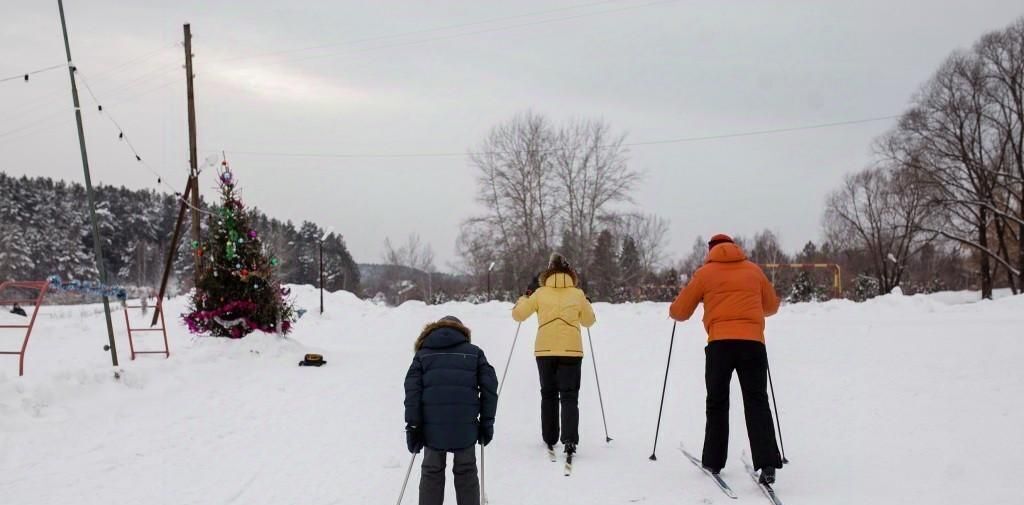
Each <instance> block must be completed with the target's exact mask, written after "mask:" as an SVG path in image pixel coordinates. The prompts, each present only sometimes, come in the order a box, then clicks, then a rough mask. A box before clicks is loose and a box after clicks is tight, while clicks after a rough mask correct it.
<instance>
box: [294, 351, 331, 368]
mask: <svg viewBox="0 0 1024 505" xmlns="http://www.w3.org/2000/svg"><path fill="white" fill-rule="evenodd" d="M326 364H327V361H326V360H324V357H323V355H320V354H307V355H306V356H305V358H304V359H303V360H302V361H300V362H299V366H323V365H326Z"/></svg>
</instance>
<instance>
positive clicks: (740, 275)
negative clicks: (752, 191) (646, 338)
mask: <svg viewBox="0 0 1024 505" xmlns="http://www.w3.org/2000/svg"><path fill="white" fill-rule="evenodd" d="M701 302H703V303H704V328H705V330H707V333H708V345H707V347H705V348H704V355H705V372H704V380H705V385H706V387H707V407H706V408H707V424H706V426H705V430H704V452H703V454H702V456H701V463H702V464H703V465H704V467H705V468H706V469H708V471H710V472H711V473H715V474H717V473H719V472H720V471H721V470H722V468H723V467H725V460H726V456H727V452H728V449H729V383H730V382H731V381H732V372H733V370H735V371H736V375H738V376H739V378H740V388H741V389H742V391H743V413H744V416H745V417H746V421H747V437H748V438H749V440H750V451H751V454H752V457H753V459H754V461H753V464H754V468H755V469H757V470H760V471H761V473H760V478H761V480H762V482H765V483H767V484H771V483H774V482H775V469H777V468H782V458H781V456H780V454H779V449H778V445H777V443H776V441H775V424H774V422H773V420H772V412H771V409H770V408H769V406H768V378H767V371H768V354H767V352H766V350H765V345H764V320H765V318H766V317H768V316H771V315H774V314H775V313H776V312H778V310H779V297H778V296H776V294H775V288H774V287H772V284H771V282H769V281H768V278H767V277H765V275H764V272H762V271H761V268H760V267H758V266H757V265H756V264H754V263H752V262H751V261H749V260H747V256H746V255H745V254H743V250H742V249H740V248H739V246H737V245H736V243H735V242H733V240H732V238H731V237H729V236H728V235H722V234H719V235H715V236H714V237H711V241H710V242H708V256H707V260H706V262H705V264H704V266H702V267H701V268H699V269H697V271H696V272H695V273H694V274H693V278H691V279H690V282H689V283H688V284H687V285H686V287H684V288H683V289H682V291H680V293H679V296H677V297H676V299H675V301H674V302H672V306H671V307H670V308H669V315H670V316H671V317H672V319H674V320H676V321H686V320H687V319H689V318H690V316H692V315H693V313H694V311H695V310H696V309H697V305H698V304H700V303H701Z"/></svg>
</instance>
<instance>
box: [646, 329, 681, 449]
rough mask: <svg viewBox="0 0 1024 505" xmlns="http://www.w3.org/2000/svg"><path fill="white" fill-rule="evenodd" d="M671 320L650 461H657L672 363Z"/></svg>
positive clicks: (674, 330) (674, 337)
mask: <svg viewBox="0 0 1024 505" xmlns="http://www.w3.org/2000/svg"><path fill="white" fill-rule="evenodd" d="M677 324H679V323H677V322H674V321H673V322H672V339H671V340H669V341H668V362H667V363H665V382H664V383H663V384H662V385H661V406H660V407H658V427H657V428H655V429H654V449H653V450H651V457H650V458H648V459H650V460H651V461H658V456H657V454H656V453H657V452H658V433H659V432H661V412H662V410H663V409H664V408H665V389H667V388H668V367H669V365H671V364H672V345H673V344H675V342H676V325H677Z"/></svg>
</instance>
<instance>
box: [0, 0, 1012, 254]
mask: <svg viewBox="0 0 1024 505" xmlns="http://www.w3.org/2000/svg"><path fill="white" fill-rule="evenodd" d="M65 3H66V6H65V8H66V14H67V17H68V25H69V31H70V37H71V44H72V54H73V56H74V58H75V62H76V64H77V65H78V66H79V68H80V69H81V73H82V74H83V75H84V77H85V79H86V81H87V82H88V83H89V84H90V85H91V88H92V90H93V91H94V92H95V94H96V96H97V97H99V100H100V102H101V103H103V104H104V106H105V111H106V112H108V113H109V114H110V115H111V116H112V117H113V118H114V119H116V121H117V122H119V123H120V124H121V126H122V127H123V129H124V131H125V133H126V134H127V135H128V136H129V138H130V140H131V141H132V143H133V144H134V145H135V146H136V148H137V150H138V151H139V153H140V154H141V155H142V156H143V157H144V158H145V159H146V161H147V162H148V163H149V164H150V165H151V166H152V167H153V168H154V169H155V170H157V171H158V172H160V173H162V174H164V175H165V179H166V182H168V183H170V184H171V185H173V186H175V187H177V188H179V189H180V188H181V187H182V186H183V185H184V184H183V183H184V179H185V178H186V176H187V164H188V142H187V132H186V109H185V88H184V70H183V69H182V68H181V66H182V64H183V49H182V48H181V46H180V45H179V43H180V42H181V40H182V24H183V23H184V22H190V23H192V30H193V34H194V38H193V49H194V53H195V55H196V59H195V62H196V63H195V64H196V74H197V80H196V97H197V104H198V105H197V109H198V112H197V116H198V131H199V148H200V151H201V154H200V159H203V158H206V157H207V156H209V155H211V154H212V153H216V152H220V151H221V150H225V151H227V152H228V157H229V161H230V162H231V164H232V167H233V169H234V170H235V173H236V175H237V177H238V178H239V180H240V185H241V188H242V190H243V198H244V201H245V202H246V203H247V204H249V205H254V206H257V207H259V208H261V209H262V210H264V211H266V212H267V213H269V214H270V215H272V216H275V217H278V218H282V219H292V220H294V221H296V222H299V221H302V220H313V221H316V222H318V223H320V224H321V225H323V226H333V227H334V228H335V230H337V231H339V232H341V233H342V234H343V235H344V236H345V238H346V240H347V242H348V244H349V247H350V248H351V250H352V252H353V254H354V255H355V257H356V260H357V261H360V262H374V261H378V260H379V259H380V255H381V248H382V244H383V242H384V239H385V237H388V236H390V237H391V238H392V239H393V240H402V239H403V238H404V237H405V236H406V235H408V234H409V233H411V232H418V233H420V235H421V236H422V237H423V238H424V240H426V241H428V242H429V243H431V244H432V245H433V247H434V249H435V250H436V252H437V255H438V260H439V261H438V263H439V265H438V266H439V267H441V268H445V265H446V264H447V263H450V262H452V261H454V260H455V238H456V236H457V233H458V227H459V223H460V222H461V221H462V220H463V219H465V218H467V217H469V216H471V215H473V214H474V213H478V212H479V208H478V207H477V204H476V202H475V187H476V186H475V176H476V173H475V171H474V169H473V168H472V167H471V166H470V165H469V163H468V161H467V159H466V158H465V157H462V156H432V157H417V156H408V157H340V156H339V157H311V156H307V157H297V156H269V155H267V154H265V153H285V154H288V153H295V154H325V155H403V154H424V153H463V152H466V151H467V150H470V149H472V148H473V147H475V146H476V145H478V144H479V143H480V142H481V140H482V139H483V137H484V136H485V135H486V133H487V131H488V130H489V129H490V128H491V127H492V126H494V125H496V124H498V123H500V122H502V121H506V120H508V119H509V118H511V117H512V116H513V115H515V114H516V113H517V112H522V111H526V110H533V111H534V112H537V113H541V114H544V115H546V116H548V117H550V118H551V119H553V120H556V121H561V120H565V119H569V118H574V117H599V118H603V119H605V120H606V121H608V122H609V123H610V124H611V125H612V126H613V128H615V129H616V130H619V131H622V132H624V133H626V134H627V135H628V137H627V142H644V141H652V140H663V139H674V138H686V137H699V136H709V135H718V134H729V133H737V132H746V131H756V130H766V129H775V128H788V127H798V126H805V125H814V124H822V123H832V122H838V121H847V120H857V119H864V118H872V117H879V116H888V115H893V114H899V113H900V112H902V111H903V110H904V108H905V106H906V104H907V102H908V100H909V99H910V98H911V96H912V95H913V94H914V93H915V91H916V90H917V89H918V88H919V87H920V86H921V84H922V83H924V81H925V80H926V79H928V77H929V76H930V75H931V73H932V72H933V71H934V70H935V69H936V68H937V67H938V65H939V64H940V63H941V62H942V61H943V59H944V58H946V57H947V56H948V55H949V54H950V52H952V51H953V50H955V49H957V48H966V47H969V46H970V45H971V44H973V43H974V41H975V40H977V39H978V38H979V37H980V36H981V35H982V34H983V33H985V32H987V31H990V30H995V29H1000V28H1003V27H1004V26H1006V25H1007V24H1009V23H1010V22H1011V21H1012V20H1013V19H1014V18H1015V17H1017V16H1020V15H1024V5H1022V4H1021V2H1020V1H1019V0H980V1H979V0H976V1H971V2H966V1H956V2H951V1H933V0H930V1H856V2H824V1H820V2H809V1H808V2H804V1H801V2H797V1H789V2H765V1H714V2H712V1H710V0H708V1H702V2H697V1H662V2H656V1H605V2H593V1H591V2H587V1H586V0H559V1H530V2H527V1H516V2H500V3H499V2H480V1H474V2H470V1H420V2H411V1H408V2H406V1H403V2H398V1H390V0H387V1H385V0H382V1H375V2H353V1H347V2H341V1H317V2H313V1H301V0H293V1H290V2H271V1H264V0H252V1H248V2H237V1H211V0H202V1H199V0H173V1H171V0H167V1H163V0H161V1H157V0H147V1H146V2H137V1H121V2H114V1H107V0H89V1H75V0H67V1H66V2H65ZM0 12H3V16H2V17H0V47H2V48H3V50H2V57H0V79H2V78H4V77H8V76H10V75H16V74H19V73H22V72H26V71H30V70H34V69H38V68H43V67H47V66H50V65H55V64H60V63H62V62H63V61H64V48H63V42H62V39H61V34H60V23H59V18H58V14H57V7H56V1H53V2H50V1H35V0H33V1H27V0H0ZM312 47H316V49H309V48H312ZM80 86H81V84H80ZM82 99H83V102H84V104H85V106H86V107H84V108H85V109H86V114H85V127H86V133H87V142H88V148H89V154H90V162H91V165H92V175H93V180H94V181H98V182H100V183H104V184H115V185H125V186H128V187H130V188H154V189H157V188H159V187H160V186H158V185H157V180H156V176H155V175H153V174H152V173H151V172H149V171H148V170H147V169H146V168H145V167H143V166H141V165H140V164H138V163H136V162H135V159H134V157H133V156H132V155H131V153H130V152H129V151H128V150H127V147H126V146H124V145H123V144H121V143H119V142H118V141H117V131H116V129H115V128H114V126H112V125H111V124H110V123H109V121H108V119H107V118H105V117H102V116H100V115H99V114H98V113H97V112H96V110H95V107H94V105H93V102H92V99H91V98H90V97H89V95H88V94H87V93H86V92H85V90H83V91H82ZM0 118H2V120H0V170H2V171H4V172H7V173H8V174H13V175H21V174H29V175H42V176H51V177H56V178H63V179H70V180H74V181H81V180H82V171H81V162H80V158H79V154H78V145H77V141H76V137H75V135H76V134H75V126H74V116H73V114H72V109H71V103H70V96H69V91H68V77H67V73H66V72H62V71H60V70H57V71H50V72H45V73H41V74H38V75H34V76H32V78H31V79H30V81H29V82H28V83H24V82H21V81H17V80H15V81H8V82H0ZM892 124H893V121H891V120H890V121H878V122H871V123H864V124H858V125H852V126H842V127H835V128H827V129H819V130H809V131H799V132H790V133H781V134H774V135H765V136H756V137H742V138H731V139H722V140H711V141H705V142H686V143H669V144H660V145H652V146H636V147H633V148H631V150H630V160H631V163H632V164H633V166H634V167H635V168H637V169H639V170H641V171H642V172H643V173H644V174H645V177H644V180H643V183H642V184H641V185H640V187H639V189H638V191H637V192H636V207H637V208H639V209H642V210H644V211H646V212H653V213H657V214H660V215H662V216H664V217H666V218H668V219H669V220H670V221H671V237H670V245H671V256H672V257H673V258H674V257H678V256H682V255H683V254H685V250H686V249H689V246H690V244H691V242H692V241H693V239H694V237H696V236H697V235H704V236H707V235H709V234H712V233H716V232H728V233H733V234H746V235H750V234H753V233H754V232H756V231H758V230H761V229H764V228H769V229H772V230H774V231H776V232H777V233H779V234H780V235H781V238H782V240H783V244H784V246H785V247H786V248H787V249H790V250H796V249H798V248H799V247H801V246H802V245H803V244H804V243H805V242H806V241H807V240H816V241H817V240H818V239H819V238H820V236H821V230H820V222H821V214H822V206H823V202H824V199H825V196H826V194H827V193H828V192H829V191H830V190H831V189H833V188H834V187H836V186H837V185H838V184H839V182H840V181H841V180H842V177H843V175H844V174H847V173H849V172H852V171H855V170H858V169H860V168H862V167H864V166H865V165H866V164H868V163H870V162H871V160H872V156H871V142H872V140H873V139H874V138H875V137H877V136H878V135H880V134H881V133H883V132H884V131H886V130H887V129H888V128H890V127H891V126H892ZM243 152H258V153H264V154H258V155H257V154H243ZM233 153H234V154H233ZM162 189H164V190H166V187H163V188H162ZM201 189H202V192H203V195H204V196H205V197H206V198H208V199H215V198H216V183H215V177H214V175H213V171H212V170H208V171H206V172H205V173H204V174H203V176H202V180H201Z"/></svg>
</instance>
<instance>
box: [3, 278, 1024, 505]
mask: <svg viewBox="0 0 1024 505" xmlns="http://www.w3.org/2000/svg"><path fill="white" fill-rule="evenodd" d="M294 292H295V293H296V296H297V297H298V300H297V301H298V304H299V306H300V307H304V308H307V309H311V310H310V312H309V313H307V314H306V316H305V317H304V318H303V319H302V320H300V321H299V323H298V324H297V325H296V331H295V333H294V334H293V335H292V336H291V337H290V338H288V339H285V340H279V339H277V338H276V337H273V336H267V335H252V336H250V337H247V338H245V339H244V340H241V341H230V340H224V339H209V338H194V337H192V336H191V335H189V334H188V333H187V332H186V331H185V330H184V328H182V327H181V326H180V325H179V324H178V323H177V322H176V321H177V320H178V318H177V317H176V315H177V314H179V313H180V312H182V309H183V307H184V304H185V300H184V299H175V300H173V301H171V302H169V303H168V306H167V311H168V312H167V314H168V322H169V323H170V324H171V328H170V331H169V333H170V338H171V353H172V354H171V359H169V360H165V359H163V358H162V357H158V356H142V357H140V358H139V359H138V360H136V361H134V362H133V361H129V360H128V355H127V352H125V351H124V350H125V349H127V347H128V346H127V341H126V336H125V331H124V327H123V323H121V324H120V325H117V326H116V330H117V338H118V344H119V346H118V347H119V349H121V350H122V353H121V358H122V368H123V369H124V374H123V376H122V379H121V380H119V381H115V380H114V379H113V377H112V376H113V373H112V370H111V368H110V366H109V362H108V361H107V360H108V354H107V353H105V352H104V351H103V350H102V346H103V344H104V343H105V340H106V336H105V328H104V323H103V317H102V314H101V313H100V312H99V311H98V310H97V306H79V307H57V306H47V307H45V308H44V309H43V311H42V313H41V316H40V319H39V321H38V322H37V327H36V331H35V333H34V335H33V337H32V340H31V342H30V343H29V350H28V356H27V360H26V375H25V377H22V378H18V377H17V358H16V357H14V358H12V357H10V356H0V496H2V499H0V501H2V502H3V503H4V504H5V505H36V504H40V505H43V504H46V505H48V504H53V505H66V504H69V503H74V504H81V505H91V504H96V505H100V504H102V505H108V504H110V503H145V504H169V505H170V504H174V505H180V504H197V505H207V504H209V505H213V504H218V505H219V504H226V503H235V504H247V505H263V504H267V505H270V504H275V505H276V504H284V503H303V504H323V505H327V504H352V505H363V504H371V503H393V502H394V500H395V498H396V497H397V494H398V491H399V488H400V487H401V483H402V478H403V477H404V475H405V470H406V465H407V463H408V461H409V454H408V452H407V450H406V448H405V438H404V431H403V430H404V422H403V415H402V413H403V410H402V409H403V407H402V400H403V395H404V392H403V389H402V382H403V378H404V376H405V372H406V369H407V368H408V366H409V362H410V360H411V358H412V345H413V341H414V339H415V338H416V336H417V335H418V334H419V331H420V330H421V329H422V327H423V325H424V324H425V323H426V322H428V321H432V320H436V319H438V318H439V317H441V316H444V315H446V314H453V315H457V316H459V317H460V318H462V319H463V321H465V323H466V324H467V325H468V326H470V327H471V328H472V329H473V341H474V343H476V344H478V345H480V346H481V347H482V348H483V349H484V351H485V352H486V353H487V356H488V358H489V360H490V361H491V362H492V364H494V365H495V366H496V368H501V367H502V365H504V360H505V358H506V357H507V355H508V351H509V348H510V346H511V344H512V337H513V334H514V332H515V323H513V322H512V319H511V317H510V316H509V312H510V310H511V305H510V304H507V303H497V302H494V303H489V304H483V305H477V306H474V305H469V304H448V305H443V306H433V307H430V306H425V305H423V304H420V303H407V304H405V305H403V306H401V307H397V308H386V307H380V306H376V305H373V304H372V303H370V302H364V301H360V300H357V299H355V298H354V297H352V296H351V295H349V294H347V293H335V294H330V295H328V296H327V299H326V305H327V313H326V314H325V315H324V316H323V317H322V318H321V317H320V316H319V315H318V314H317V311H316V310H314V309H315V308H317V305H318V302H319V299H318V297H317V294H316V290H314V289H313V288H311V287H296V288H295V289H294ZM975 299H976V295H974V294H970V293H944V294H938V295H930V296H916V297H903V296H895V295H890V296H885V297H881V298H878V299H875V300H872V301H869V302H866V303H863V304H854V303H852V302H847V301H832V302H827V303H820V304H799V305H791V306H784V307H783V309H782V311H781V313H780V314H779V315H778V316H776V317H773V318H771V319H769V321H768V328H767V339H768V354H769V357H770V359H771V363H772V373H773V378H774V381H775V389H776V393H777V394H778V403H779V407H780V408H781V409H782V412H781V415H782V417H783V418H784V422H785V425H786V449H787V453H788V455H789V457H790V458H791V459H792V461H793V463H792V464H790V465H787V466H786V468H784V469H782V470H780V471H779V473H778V482H777V483H776V485H775V486H774V487H775V489H776V490H777V491H778V492H779V495H780V496H782V497H783V498H784V500H785V502H786V505H800V504H815V505H835V504H851V505H852V504H857V505H860V504H863V503H872V504H888V503H892V504H897V503H929V504H933V505H936V504H963V503H971V504H991V505H1001V504H1007V505H1008V504H1017V503H1019V499H1020V497H1021V496H1024V480H1021V479H1020V478H1019V470H1020V468H1024V452H1022V451H1021V450H1020V447H1024V430H1021V429H1020V423H1021V421H1022V420H1024V402H1021V401H1020V398H1021V397H1022V395H1024V368H1022V367H1021V366H1020V363H1022V362H1024V339H1022V338H1021V328H1022V327H1024V297H1013V298H1004V299H1000V300H996V301H992V302H988V301H986V302H977V303H973V302H974V300H975ZM595 310H596V311H597V316H598V323H597V325H595V326H594V328H593V344H594V348H595V351H596V352H597V353H598V354H599V355H600V360H601V363H600V372H601V387H602V390H603V394H604V404H605V409H606V414H607V418H608V425H609V426H612V427H614V429H615V440H614V441H612V442H611V443H605V440H604V429H603V425H602V420H601V412H600V407H599V405H598V398H597V391H596V387H595V384H594V382H593V373H592V371H591V370H584V375H583V378H584V380H583V389H582V391H581V398H580V413H581V426H580V430H581V443H580V447H579V451H580V452H579V455H578V459H579V461H581V462H582V464H581V465H577V466H576V468H575V469H574V472H573V476H572V477H571V478H565V477H564V476H563V475H562V472H559V471H557V470H556V469H555V468H554V467H553V466H554V465H553V464H552V463H549V462H547V461H545V460H544V459H542V458H540V457H539V456H538V454H539V453H541V452H542V451H544V450H545V447H544V445H543V442H542V441H541V438H540V419H539V404H540V398H539V393H538V390H539V386H538V381H537V371H536V365H535V363H534V360H533V356H532V340H533V339H532V336H533V332H534V330H535V326H536V323H535V321H534V320H533V319H531V320H529V321H527V322H526V323H524V325H523V333H522V335H520V340H522V342H520V343H519V345H518V347H517V348H516V350H515V354H514V356H513V358H512V362H511V366H510V368H509V370H508V376H507V379H506V383H505V384H504V386H503V387H504V389H503V391H502V398H501V401H500V402H499V407H498V415H497V422H496V425H495V438H494V441H493V442H492V444H491V445H489V446H488V448H487V482H486V487H487V494H488V495H489V498H490V502H491V503H492V504H493V505H508V504H530V505H544V504H552V505H554V504H559V505H563V504H575V503H586V504H588V505H590V504H593V505H603V504H609V505H610V504H629V503H641V504H650V505H677V504H685V503H718V504H722V503H736V504H761V503H765V498H764V496H762V495H761V493H760V490H759V489H758V488H757V487H756V486H754V485H753V484H752V483H751V482H750V479H749V478H747V477H745V476H744V473H745V471H744V468H743V465H742V462H741V459H740V455H741V454H742V451H743V450H744V449H746V448H747V440H746V432H745V429H744V425H743V410H742V406H741V399H740V395H739V386H738V382H737V381H735V380H734V381H733V388H734V389H733V391H734V393H733V395H732V411H731V412H732V414H731V415H732V420H731V427H732V429H731V431H730V452H729V455H730V457H729V462H728V464H727V466H726V468H725V469H724V470H723V472H722V476H723V478H724V479H726V480H727V481H728V482H731V483H733V486H734V487H733V489H734V491H735V492H736V494H737V495H739V498H738V499H737V500H729V499H728V498H726V497H725V496H723V495H722V494H721V493H720V492H719V491H718V490H716V489H714V487H712V486H709V485H708V482H707V478H706V477H705V476H703V475H701V474H700V472H698V471H695V470H694V468H693V466H692V465H691V464H690V462H689V461H687V460H686V459H685V458H684V457H683V456H682V455H681V454H680V453H679V452H678V451H675V450H671V447H673V446H676V445H678V444H679V443H680V442H682V441H685V442H687V443H690V444H699V443H700V441H701V440H703V427H704V415H703V412H704V388H703V373H704V371H703V367H704V359H703V346H704V333H703V329H702V328H701V326H700V324H699V322H688V323H685V324H680V325H679V328H678V331H677V335H676V345H675V351H674V352H675V355H674V357H673V360H672V369H671V372H670V377H669V383H668V393H667V396H666V400H665V412H664V418H663V419H662V426H661V439H662V442H663V444H665V445H664V447H665V448H666V450H665V451H663V454H662V455H661V458H659V460H658V461H657V462H651V461H648V459H647V458H648V456H649V455H650V448H651V443H652V441H653V436H654V428H655V422H656V420H657V419H656V416H657V413H658V401H659V398H660V393H661V384H662V379H663V374H664V363H665V358H666V356H665V353H666V352H667V349H668V340H669V334H670V332H671V329H672V323H671V321H669V320H668V318H667V316H666V312H667V305H666V304H653V303H644V304H627V305H614V306H613V305H607V304H596V306H595ZM15 317H18V316H14V315H11V314H7V313H6V312H2V313H0V321H3V322H6V321H9V320H11V319H10V318H15ZM119 317H120V314H115V319H114V321H115V322H117V321H119V320H120V319H119ZM137 317H139V319H140V321H142V316H141V315H139V316H137ZM698 318H699V314H698ZM0 324H3V323H2V322H0ZM12 333H13V332H5V333H0V349H4V350H6V349H7V348H16V347H17V345H20V340H19V338H18V337H17V335H14V334H12ZM145 338H146V337H141V338H140V343H139V344H138V345H139V347H145V345H146V344H145V342H144V340H145ZM15 341H17V343H16V344H14V342H15ZM307 352H316V353H321V354H323V355H324V358H325V359H326V360H327V361H328V362H329V363H328V364H327V365H325V366H323V367H320V368H314V367H299V366H297V363H298V361H299V360H300V359H301V358H302V356H303V354H305V353H307ZM584 363H585V364H584V366H585V367H590V366H592V365H591V363H590V360H589V359H587V360H585V362H584ZM498 372H499V373H501V372H503V370H498ZM417 466H418V465H417ZM449 473H450V471H449ZM418 480H419V469H418V467H417V468H415V469H414V470H413V475H412V479H411V480H410V483H409V490H408V491H407V493H406V497H405V502H404V503H407V504H411V503H415V501H416V498H417V491H416V489H417V483H418ZM447 491H448V493H449V499H451V500H452V501H451V503H454V494H453V490H452V489H451V485H450V484H449V485H448V489H447Z"/></svg>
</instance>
